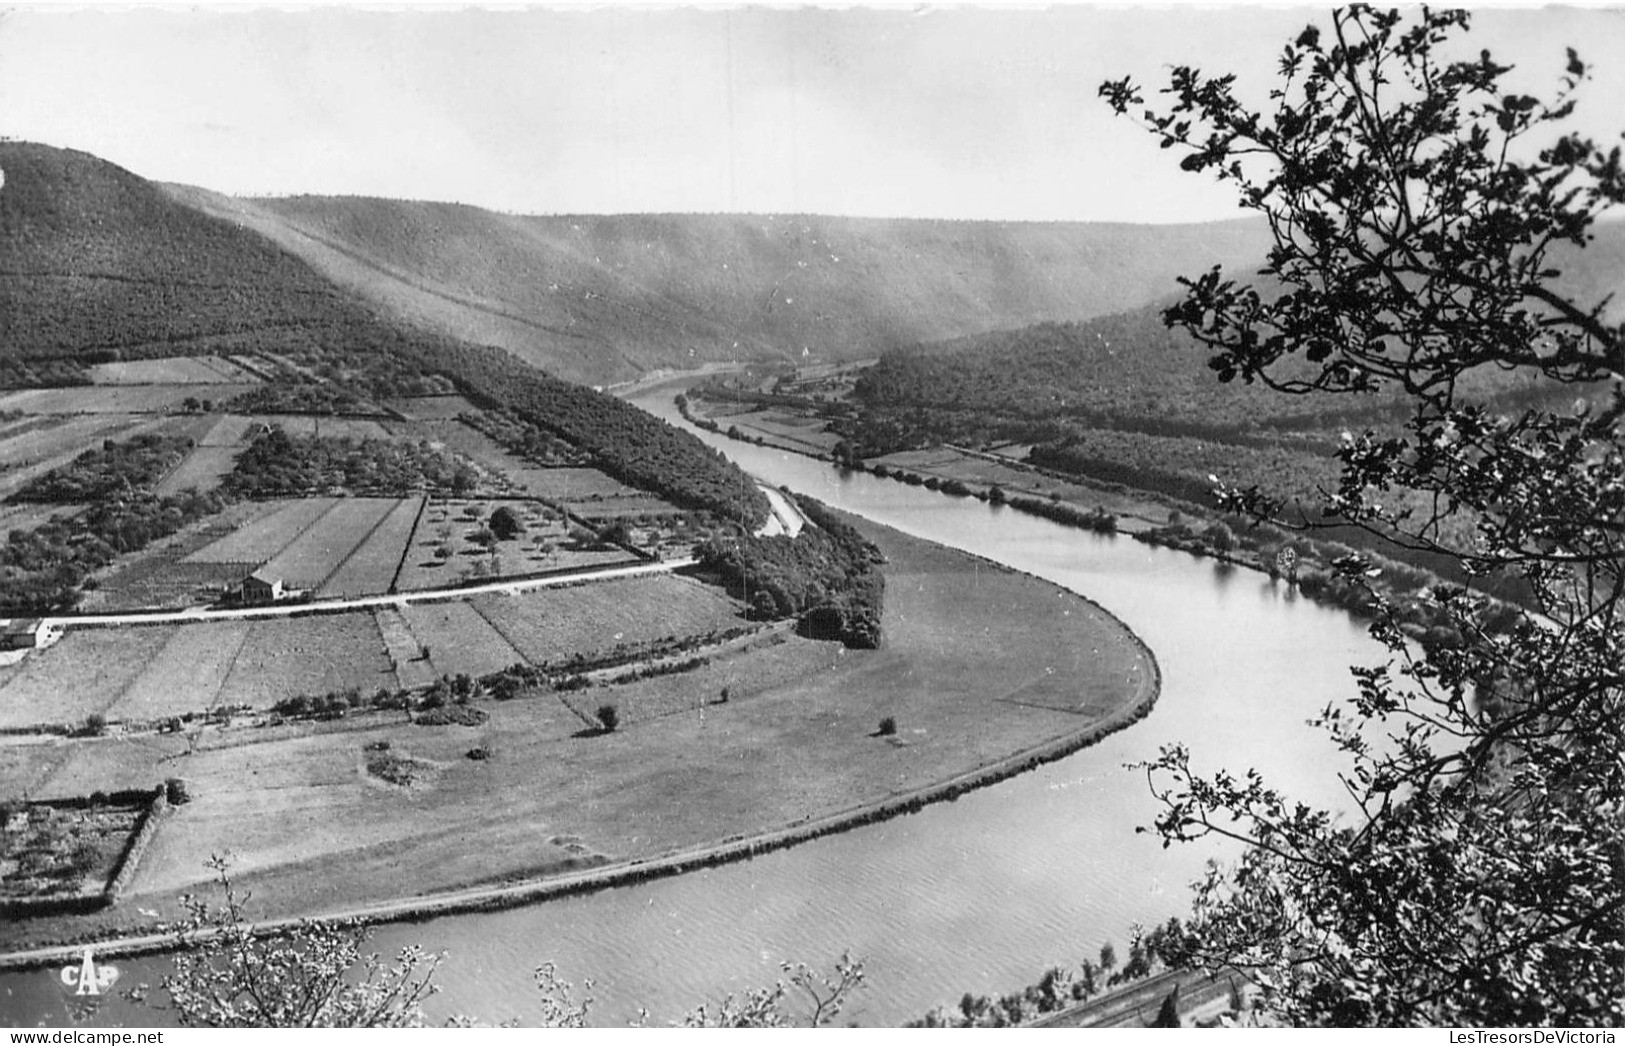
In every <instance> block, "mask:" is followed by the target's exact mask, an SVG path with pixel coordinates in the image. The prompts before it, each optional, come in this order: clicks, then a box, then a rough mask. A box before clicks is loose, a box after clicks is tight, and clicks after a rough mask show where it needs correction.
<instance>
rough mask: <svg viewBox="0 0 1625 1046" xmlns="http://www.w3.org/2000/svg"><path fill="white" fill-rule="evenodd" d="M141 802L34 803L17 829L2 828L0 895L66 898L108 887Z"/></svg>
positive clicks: (0, 841) (137, 815)
mask: <svg viewBox="0 0 1625 1046" xmlns="http://www.w3.org/2000/svg"><path fill="white" fill-rule="evenodd" d="M141 813H142V807H141V806H140V805H138V804H131V805H113V804H101V803H98V804H96V805H95V806H92V807H88V808H79V809H74V808H71V807H58V806H52V805H47V804H43V803H41V804H30V805H29V807H28V811H27V817H26V823H25V824H19V825H18V826H17V830H16V831H12V830H11V827H12V826H11V825H5V826H0V897H15V898H27V897H61V896H71V895H74V894H77V893H81V892H84V893H94V892H98V891H100V890H103V889H105V888H106V884H107V880H108V879H110V878H111V877H112V876H113V875H114V874H115V872H116V871H117V870H118V866H119V861H120V858H121V857H122V856H123V854H124V849H125V847H126V845H127V844H128V842H129V838H130V833H132V832H133V831H135V827H136V825H137V824H138V823H139V822H140V820H141Z"/></svg>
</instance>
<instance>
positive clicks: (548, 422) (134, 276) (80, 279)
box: [0, 142, 768, 521]
mask: <svg viewBox="0 0 1625 1046" xmlns="http://www.w3.org/2000/svg"><path fill="white" fill-rule="evenodd" d="M0 170H3V171H4V179H5V180H4V183H3V184H0V220H3V225H0V233H3V240H0V377H7V376H10V375H8V373H5V372H10V371H15V370H21V369H23V367H21V366H19V363H20V362H21V361H27V367H28V369H30V372H31V373H33V374H35V375H36V376H37V375H38V374H39V373H40V371H41V370H42V369H43V368H42V367H40V366H38V365H36V364H35V363H34V361H35V360H46V361H50V362H51V363H52V365H53V367H54V368H55V369H53V370H51V373H50V375H49V378H50V381H51V382H53V383H62V382H61V381H58V380H57V379H58V376H59V372H61V371H62V370H64V369H66V370H68V371H72V375H71V376H73V377H78V378H80V380H82V372H79V371H77V370H74V368H78V367H81V366H82V365H83V364H84V363H88V362H94V361H100V360H106V359H136V358H150V357H170V356H186V355H204V354H216V353H228V352H232V353H243V352H252V353H256V354H260V359H261V361H262V363H263V362H264V361H265V360H266V359H267V358H269V359H270V360H273V361H274V369H275V371H276V373H274V374H272V375H271V377H270V378H269V380H267V381H266V382H265V383H263V384H260V385H259V386H258V387H257V388H255V389H254V391H253V393H252V400H251V401H250V402H247V403H244V404H241V405H242V406H244V407H245V408H246V409H248V410H251V411H253V412H270V413H276V412H280V411H288V410H291V411H294V412H300V413H307V412H313V411H314V412H332V411H336V410H339V409H341V406H340V405H341V404H343V403H352V404H353V403H358V402H366V401H378V400H382V399H387V398H389V397H393V396H403V395H414V394H422V393H430V392H438V391H446V386H447V385H448V384H449V385H450V386H453V387H455V388H456V390H457V391H459V392H462V393H463V394H464V395H466V396H467V397H468V398H469V399H470V400H472V401H474V402H475V403H476V404H477V405H479V406H481V407H486V408H498V409H502V410H506V411H508V412H510V413H511V414H513V415H515V416H516V417H517V418H519V419H520V420H522V421H524V422H526V423H527V424H530V425H532V426H534V427H536V428H538V429H540V430H543V431H545V432H547V433H549V434H551V435H552V436H555V437H558V438H561V439H563V440H565V441H566V442H568V443H570V444H572V445H574V446H575V447H577V448H579V449H581V450H583V451H585V452H586V453H588V454H590V455H591V456H592V458H593V460H594V463H595V464H597V465H598V466H599V467H601V468H603V469H604V470H605V471H608V472H610V473H612V474H613V475H615V476H617V477H618V478H620V479H622V480H624V481H625V482H628V483H630V484H632V485H633V486H638V487H641V488H642V489H646V490H652V491H654V492H657V493H660V494H662V495H664V496H667V497H669V498H670V499H671V500H672V501H674V502H676V503H678V504H680V505H683V506H684V507H690V508H704V509H710V510H713V511H716V512H718V513H719V514H721V515H722V516H724V517H727V518H735V519H745V520H747V521H750V520H755V521H759V520H761V519H765V518H766V516H767V512H768V506H767V502H766V500H765V499H764V498H763V497H762V495H761V493H760V492H759V491H758V490H757V489H756V487H755V485H754V484H753V483H752V482H751V481H750V480H748V479H747V478H746V477H745V475H744V474H743V473H741V472H740V471H739V470H738V469H736V468H734V467H733V466H732V465H731V464H729V463H727V462H726V461H725V460H723V459H721V458H720V457H718V456H717V455H715V454H714V453H712V452H711V451H710V450H709V449H708V448H706V447H705V445H704V444H702V443H700V442H699V441H698V440H696V439H694V438H693V437H692V436H690V435H688V434H686V433H683V432H680V431H678V430H676V429H674V428H672V427H670V426H668V425H665V424H664V423H662V422H660V421H657V420H655V419H654V418H651V417H650V416H649V415H647V414H645V413H644V412H642V411H640V410H638V409H637V408H635V407H632V406H629V405H627V404H625V403H623V402H621V401H620V400H617V399H615V398H614V397H611V396H607V395H602V394H600V393H596V392H594V391H593V390H591V389H588V388H584V387H582V386H580V385H575V384H571V383H569V382H566V381H561V380H559V379H558V378H556V377H553V376H551V375H549V374H546V373H542V372H539V371H537V370H534V369H531V368H528V367H525V366H524V365H523V364H521V363H519V362H518V361H517V360H515V359H514V358H513V357H512V356H510V355H508V354H506V353H504V352H502V351H501V350H499V349H496V348H492V347H489V346H484V345H479V344H471V343H469V342H466V341H459V340H456V339H454V338H449V337H446V336H444V335H442V334H437V333H434V332H431V331H424V330H421V329H418V328H415V327H412V326H410V325H408V324H405V323H403V322H400V321H399V320H396V319H393V318H391V317H389V316H387V315H381V314H380V313H379V311H378V310H376V309H375V308H374V307H372V306H370V305H369V304H368V303H367V302H365V301H360V300H357V299H356V298H355V297H354V296H353V295H351V294H350V293H349V292H347V291H345V290H344V289H343V288H341V287H338V286H335V285H334V284H332V283H330V282H329V281H328V280H327V279H326V278H324V277H323V276H322V275H321V274H320V273H318V272H317V271H315V270H313V269H312V268H311V267H310V266H309V265H307V264H306V263H305V262H304V261H303V260H301V259H299V258H298V257H295V256H294V255H292V254H289V253H287V252H285V251H283V250H282V249H280V248H279V247H278V246H277V245H276V244H275V243H273V242H271V241H269V240H267V239H266V238H264V237H262V236H260V235H258V234H256V233H255V232H254V231H252V230H250V229H246V228H244V227H243V226H242V225H241V224H239V223H235V222H230V221H223V220H221V219H219V218H216V217H212V216H210V215H207V214H204V213H202V212H201V211H199V210H197V209H195V208H192V207H188V206H185V205H184V204H181V203H179V202H177V201H176V200H175V199H174V197H173V196H171V195H170V194H168V193H165V192H163V191H161V190H160V189H159V187H158V186H156V185H155V184H153V183H151V182H148V181H146V180H145V179H142V178H140V177H139V176H137V175H135V174H132V173H130V172H129V171H126V170H124V169H122V168H120V167H117V166H115V165H113V164H110V163H107V162H106V161H104V160H100V159H98V158H96V157H94V156H91V155H90V154H88V153H83V152H76V151H73V150H66V149H55V148H51V147H49V146H42V145H33V144H28V143H16V142H4V143H0ZM64 380H66V379H64ZM16 384H26V382H20V381H19V382H16Z"/></svg>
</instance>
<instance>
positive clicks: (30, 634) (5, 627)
mask: <svg viewBox="0 0 1625 1046" xmlns="http://www.w3.org/2000/svg"><path fill="white" fill-rule="evenodd" d="M49 638H50V629H49V628H48V627H46V624H45V622H44V621H43V620H41V619H40V618H37V617H31V618H18V619H15V620H9V621H0V650H34V649H36V648H38V647H42V646H44V645H45V644H46V642H47V641H48V640H49Z"/></svg>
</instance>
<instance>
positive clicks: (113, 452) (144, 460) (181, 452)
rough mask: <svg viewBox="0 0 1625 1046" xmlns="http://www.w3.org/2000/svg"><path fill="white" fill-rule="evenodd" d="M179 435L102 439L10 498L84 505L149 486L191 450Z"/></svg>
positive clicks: (190, 442)
mask: <svg viewBox="0 0 1625 1046" xmlns="http://www.w3.org/2000/svg"><path fill="white" fill-rule="evenodd" d="M192 446H193V444H192V441H191V440H190V439H188V438H186V437H185V436H160V435H156V434H152V435H144V436H136V437H133V438H132V439H128V440H124V441H123V442H118V441H115V440H105V441H104V442H103V443H102V445H101V446H100V447H98V448H95V449H92V450H87V451H85V452H84V453H83V454H80V455H79V456H78V457H76V458H74V459H73V461H71V462H69V463H68V464H66V465H63V466H61V467H60V468H54V469H52V470H51V471H49V472H47V473H45V475H43V476H40V477H38V478H36V479H34V480H33V481H31V482H30V483H28V485H26V486H24V487H23V488H22V489H21V490H19V491H17V493H15V494H13V495H12V496H11V500H12V501H22V502H40V503H44V504H50V505H73V504H84V503H86V502H92V501H102V500H107V499H111V498H116V497H119V496H120V495H128V494H132V493H135V492H137V491H143V490H149V489H151V487H152V486H153V485H154V484H156V483H157V482H158V481H159V480H161V479H163V478H164V475H165V473H167V472H169V470H170V469H172V468H174V467H175V466H176V465H177V464H178V463H179V462H180V461H181V459H182V458H184V457H186V455H187V454H188V453H190V452H191V450H192Z"/></svg>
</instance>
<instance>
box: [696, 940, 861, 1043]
mask: <svg viewBox="0 0 1625 1046" xmlns="http://www.w3.org/2000/svg"><path fill="white" fill-rule="evenodd" d="M779 968H780V970H781V971H782V972H783V974H784V976H783V977H781V978H780V979H779V980H777V981H775V982H774V983H773V984H772V985H771V986H770V987H766V988H752V989H750V990H749V991H746V992H745V993H744V994H742V995H729V996H727V997H726V998H724V999H723V1000H722V1001H721V1002H719V1003H717V1004H715V1005H704V1006H700V1007H699V1008H698V1009H695V1010H693V1011H691V1012H690V1013H689V1014H687V1015H686V1016H685V1017H684V1018H683V1021H682V1026H683V1027H685V1028H790V1027H794V1026H795V1024H796V1015H795V1013H794V1012H793V1010H792V1009H791V1007H792V1006H794V1005H795V1004H796V1003H795V1002H793V1001H792V1000H795V1001H798V1002H799V1003H800V1005H801V1007H802V1008H803V1009H804V1011H805V1014H804V1017H803V1018H802V1019H803V1020H804V1021H805V1023H806V1026H807V1027H809V1028H821V1027H823V1026H825V1025H827V1024H829V1023H830V1022H831V1021H833V1020H834V1019H835V1018H836V1017H837V1016H839V1015H840V1012H841V1008H842V1007H843V1006H845V1005H846V1003H847V1002H849V1001H850V1000H851V997H852V995H853V993H854V992H856V991H857V990H858V989H859V988H861V987H862V986H863V960H862V959H854V958H852V956H851V954H850V953H842V955H841V957H840V959H839V960H837V961H836V963H835V968H834V971H833V972H832V973H830V974H826V973H823V972H819V971H814V970H812V969H810V968H809V967H808V966H807V965H806V964H805V963H794V964H792V963H788V962H786V963H781V964H780V967H779Z"/></svg>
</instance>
